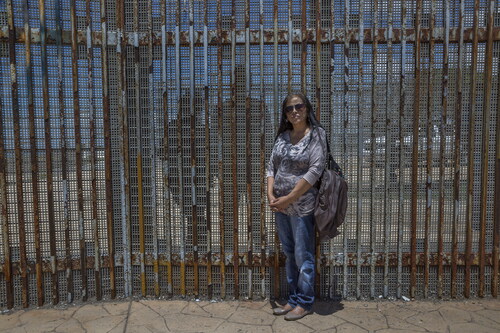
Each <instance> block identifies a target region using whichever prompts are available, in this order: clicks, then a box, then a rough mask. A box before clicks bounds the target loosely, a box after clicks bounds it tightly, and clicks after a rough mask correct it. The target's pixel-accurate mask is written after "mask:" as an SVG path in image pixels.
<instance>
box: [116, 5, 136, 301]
mask: <svg viewBox="0 0 500 333" xmlns="http://www.w3.org/2000/svg"><path fill="white" fill-rule="evenodd" d="M116 31H117V33H116V36H117V42H116V57H117V62H118V115H119V117H118V119H119V120H118V121H119V133H120V135H119V138H118V139H119V147H120V162H119V163H120V203H121V227H122V246H123V279H124V283H123V285H124V286H123V287H124V294H125V295H124V296H125V297H128V296H131V295H132V264H131V259H132V258H131V245H130V242H131V233H130V221H131V220H130V160H129V158H130V154H129V133H128V104H127V80H126V78H125V77H126V75H127V73H126V61H127V60H126V59H127V58H126V45H127V44H126V41H125V38H124V32H125V8H124V3H123V2H122V1H118V2H117V3H116Z"/></svg>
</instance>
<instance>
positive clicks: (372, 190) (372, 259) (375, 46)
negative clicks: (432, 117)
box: [361, 0, 387, 299]
mask: <svg viewBox="0 0 500 333" xmlns="http://www.w3.org/2000/svg"><path fill="white" fill-rule="evenodd" d="M373 13H374V15H373V26H372V35H373V45H372V46H373V49H372V57H373V59H372V62H373V66H372V68H373V69H372V85H371V88H372V89H371V93H372V95H371V101H370V102H371V126H370V132H371V133H370V140H371V141H370V184H371V186H370V213H369V214H370V298H372V299H373V298H374V297H375V237H376V236H375V233H376V229H375V221H374V220H375V218H374V215H375V214H374V208H375V205H374V201H375V196H374V194H375V128H374V127H375V124H376V110H377V107H378V103H377V100H378V99H377V98H376V97H377V96H376V94H377V90H376V87H377V85H376V82H377V67H378V66H377V61H378V60H377V59H378V39H377V29H378V3H377V0H374V1H373ZM386 142H387V137H386ZM386 149H387V147H386ZM363 162H364V161H362V162H361V163H363ZM385 183H386V184H387V181H385ZM384 193H385V191H384ZM385 203H386V198H385V197H384V212H385ZM384 217H385V214H384ZM384 221H385V219H384ZM384 225H385V224H384ZM384 236H385V233H384ZM386 243H387V242H386V240H385V238H384V244H386ZM386 253H387V252H386ZM384 285H385V284H384Z"/></svg>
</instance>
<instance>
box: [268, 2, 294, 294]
mask: <svg viewBox="0 0 500 333" xmlns="http://www.w3.org/2000/svg"><path fill="white" fill-rule="evenodd" d="M289 5H290V6H291V2H289ZM273 24H274V25H273V28H274V30H273V41H274V43H273V80H274V81H273V118H272V119H273V130H275V131H276V130H277V126H276V124H279V119H280V118H279V117H280V115H281V112H280V111H278V112H277V110H280V109H279V95H278V0H274V3H273ZM289 24H290V23H289ZM291 39H292V35H289V36H288V42H289V45H290V41H291ZM290 55H291V51H289V61H290V59H291V58H290ZM290 75H291V74H289V77H288V79H289V80H291V78H290ZM289 82H290V81H289ZM273 215H274V216H275V214H273ZM279 257H280V240H279V237H278V232H277V231H276V229H275V232H274V262H273V264H274V294H273V296H274V298H278V297H279V294H280V262H279Z"/></svg>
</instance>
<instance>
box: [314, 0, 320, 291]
mask: <svg viewBox="0 0 500 333" xmlns="http://www.w3.org/2000/svg"><path fill="white" fill-rule="evenodd" d="M314 4H315V6H316V25H315V29H316V45H315V46H316V54H315V61H316V72H315V74H316V80H315V81H316V82H315V86H316V91H315V94H316V119H318V121H321V117H320V115H321V38H320V36H321V1H320V0H317V1H315V3H314ZM314 237H315V256H314V263H315V265H314V266H315V269H316V274H315V281H314V284H315V288H314V289H315V291H316V297H321V264H320V257H321V243H320V241H319V234H318V233H317V232H315V235H314Z"/></svg>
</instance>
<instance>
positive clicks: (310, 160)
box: [267, 127, 327, 216]
mask: <svg viewBox="0 0 500 333" xmlns="http://www.w3.org/2000/svg"><path fill="white" fill-rule="evenodd" d="M326 155H327V148H326V133H325V130H324V129H323V128H321V127H316V128H314V129H311V130H310V131H309V133H307V134H306V135H305V136H304V137H303V138H302V139H301V140H300V141H299V142H298V143H297V144H295V145H293V144H292V143H291V142H290V131H285V132H283V133H281V134H280V135H279V136H278V138H277V139H276V141H275V143H274V148H273V151H272V153H271V158H270V160H269V164H268V167H267V177H274V189H273V190H274V195H275V196H276V197H277V198H278V197H282V196H285V195H287V194H289V193H290V192H291V191H292V190H293V188H294V187H295V185H296V184H297V182H298V181H299V180H300V179H301V178H304V180H306V181H307V182H308V183H309V184H311V185H313V187H311V188H310V189H309V190H308V191H307V192H306V193H304V194H303V195H302V196H301V197H300V198H298V199H297V200H296V201H295V202H293V203H292V204H291V205H290V206H288V208H287V209H286V210H285V211H284V213H285V214H286V215H289V216H307V215H310V214H312V212H313V211H314V206H315V202H316V196H317V194H318V189H317V188H316V186H314V185H315V184H316V182H317V181H318V179H319V177H320V176H321V174H322V173H323V169H324V168H325V162H326Z"/></svg>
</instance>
